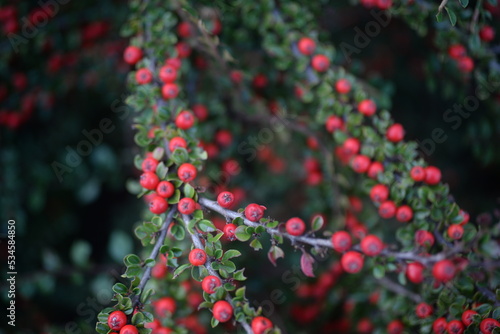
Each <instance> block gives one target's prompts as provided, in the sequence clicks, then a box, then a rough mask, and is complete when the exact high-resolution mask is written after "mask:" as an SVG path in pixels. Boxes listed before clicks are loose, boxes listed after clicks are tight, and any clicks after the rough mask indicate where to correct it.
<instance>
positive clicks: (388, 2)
mask: <svg viewBox="0 0 500 334" xmlns="http://www.w3.org/2000/svg"><path fill="white" fill-rule="evenodd" d="M376 1H377V7H378V8H379V9H381V10H387V9H389V8H391V7H392V0H376Z"/></svg>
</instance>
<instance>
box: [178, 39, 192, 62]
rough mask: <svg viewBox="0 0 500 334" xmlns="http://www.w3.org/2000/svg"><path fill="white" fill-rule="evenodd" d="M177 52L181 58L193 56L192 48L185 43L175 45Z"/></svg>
mask: <svg viewBox="0 0 500 334" xmlns="http://www.w3.org/2000/svg"><path fill="white" fill-rule="evenodd" d="M175 50H176V51H177V55H178V56H179V58H187V57H189V56H190V55H191V47H190V46H189V44H187V43H185V42H179V43H177V44H176V45H175Z"/></svg>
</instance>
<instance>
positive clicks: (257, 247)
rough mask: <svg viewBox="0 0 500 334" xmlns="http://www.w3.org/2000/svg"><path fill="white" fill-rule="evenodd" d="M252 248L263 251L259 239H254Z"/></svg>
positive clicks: (251, 244)
mask: <svg viewBox="0 0 500 334" xmlns="http://www.w3.org/2000/svg"><path fill="white" fill-rule="evenodd" d="M250 247H252V248H253V249H254V250H259V249H262V243H261V242H260V241H259V240H258V239H253V240H252V242H251V243H250Z"/></svg>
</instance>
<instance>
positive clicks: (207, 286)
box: [201, 275, 222, 293]
mask: <svg viewBox="0 0 500 334" xmlns="http://www.w3.org/2000/svg"><path fill="white" fill-rule="evenodd" d="M221 285H222V283H221V281H220V278H219V277H217V276H213V275H209V276H206V277H205V278H204V279H203V281H201V288H202V289H203V291H205V292H206V293H214V292H215V288H217V287H219V286H221Z"/></svg>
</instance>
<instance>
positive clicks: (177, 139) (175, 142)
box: [168, 137, 187, 152]
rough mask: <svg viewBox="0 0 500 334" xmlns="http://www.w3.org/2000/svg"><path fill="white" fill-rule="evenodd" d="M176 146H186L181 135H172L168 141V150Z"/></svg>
mask: <svg viewBox="0 0 500 334" xmlns="http://www.w3.org/2000/svg"><path fill="white" fill-rule="evenodd" d="M178 147H181V148H187V142H186V140H185V139H184V138H182V137H174V138H172V139H170V141H169V142H168V149H169V150H170V152H173V151H175V149H176V148H178Z"/></svg>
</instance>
